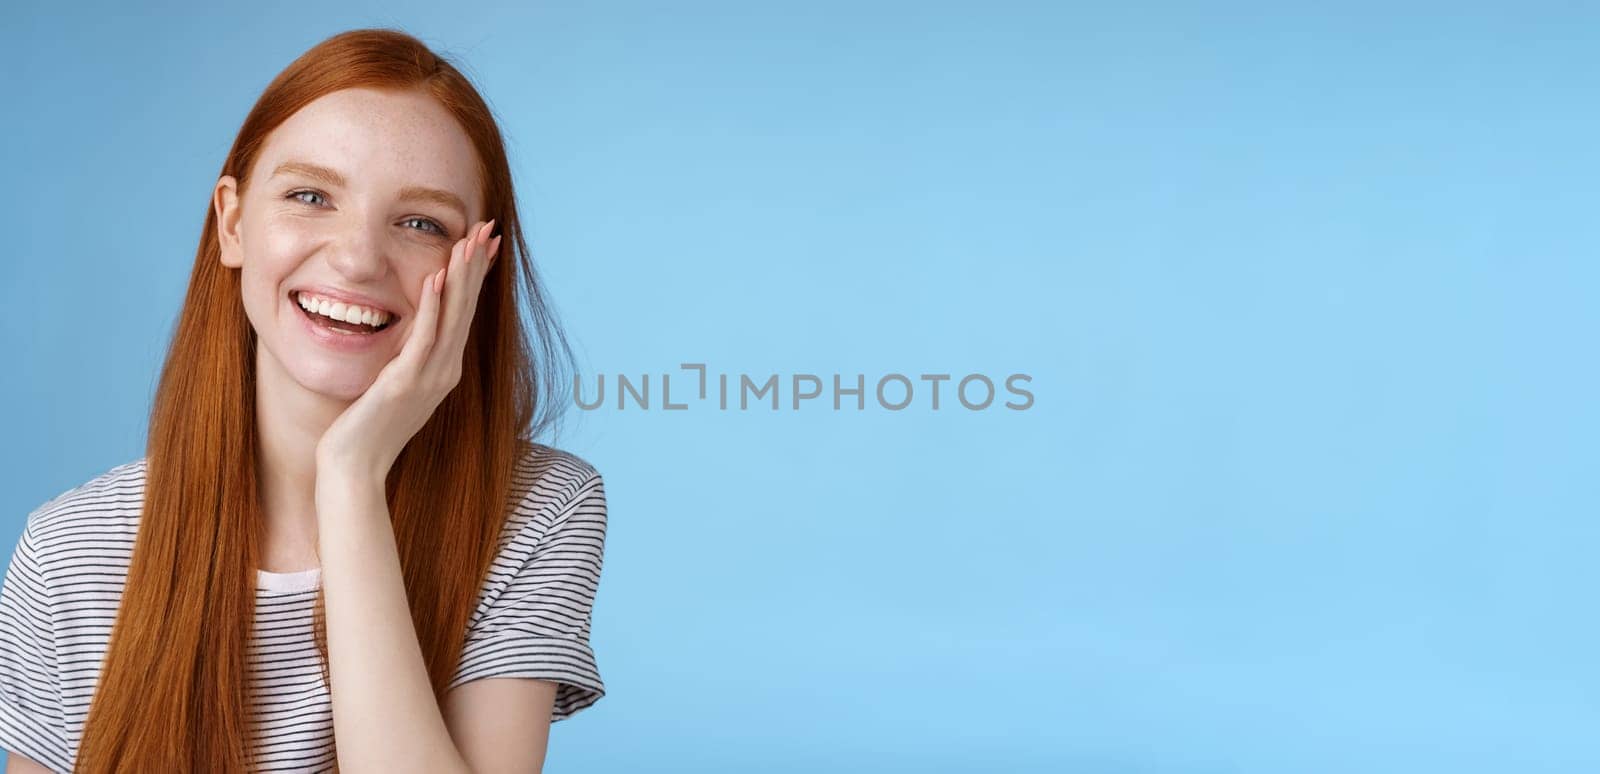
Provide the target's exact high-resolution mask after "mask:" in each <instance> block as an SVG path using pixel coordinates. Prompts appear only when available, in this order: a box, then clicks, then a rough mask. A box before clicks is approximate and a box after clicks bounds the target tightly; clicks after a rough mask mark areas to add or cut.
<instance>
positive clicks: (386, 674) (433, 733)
mask: <svg viewBox="0 0 1600 774" xmlns="http://www.w3.org/2000/svg"><path fill="white" fill-rule="evenodd" d="M317 520H318V535H317V542H318V549H319V551H318V552H319V554H320V555H321V561H322V583H323V586H324V589H323V595H324V604H325V605H326V606H327V609H326V613H327V637H328V679H329V685H328V691H329V693H330V694H331V695H332V703H333V734H334V738H335V740H336V744H337V748H338V755H339V769H340V771H343V772H347V773H348V774H363V773H364V772H405V771H417V772H441V773H447V772H470V769H468V768H467V763H466V760H465V758H464V757H463V756H462V754H461V752H460V751H459V750H457V749H456V746H455V743H454V742H453V741H452V740H451V738H450V733H449V730H448V729H447V728H446V726H445V722H444V715H443V713H442V712H441V711H440V709H439V703H438V702H437V701H435V700H434V696H433V688H432V686H431V684H430V683H429V680H428V671H427V664H426V662H425V661H424V660H423V657H422V647H421V645H420V644H418V642H417V632H416V628H415V627H414V626H413V625H412V622H411V609H410V606H409V605H408V604H407V601H406V590H405V583H404V580H403V579H402V576H401V571H400V553H399V549H398V548H397V547H396V545H395V539H394V528H393V526H391V523H390V521H389V506H388V503H387V501H386V500H385V497H384V491H383V487H382V484H381V481H379V482H377V483H376V484H373V483H370V482H369V483H366V484H363V483H360V482H359V481H357V480H354V479H342V478H341V479H340V480H337V481H329V480H325V479H323V478H322V477H321V476H319V477H318V482H317Z"/></svg>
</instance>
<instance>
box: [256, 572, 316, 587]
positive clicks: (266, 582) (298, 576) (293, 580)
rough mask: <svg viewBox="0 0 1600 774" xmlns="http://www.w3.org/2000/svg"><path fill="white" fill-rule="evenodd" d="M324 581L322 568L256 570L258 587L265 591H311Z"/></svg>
mask: <svg viewBox="0 0 1600 774" xmlns="http://www.w3.org/2000/svg"><path fill="white" fill-rule="evenodd" d="M321 582H322V568H321V567H313V568H311V569H309V570H301V571H299V572H268V571H266V570H261V569H257V570H256V588H258V589H262V590H265V591H275V592H280V593H289V592H296V591H311V590H313V589H315V588H317V586H318V585H320V584H321Z"/></svg>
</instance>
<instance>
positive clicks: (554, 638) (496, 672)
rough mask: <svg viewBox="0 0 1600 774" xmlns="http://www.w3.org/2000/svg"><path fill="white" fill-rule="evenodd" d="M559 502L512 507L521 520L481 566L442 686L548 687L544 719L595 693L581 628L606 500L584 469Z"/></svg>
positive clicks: (544, 499) (599, 553)
mask: <svg viewBox="0 0 1600 774" xmlns="http://www.w3.org/2000/svg"><path fill="white" fill-rule="evenodd" d="M582 473H583V475H580V476H578V477H577V478H575V479H573V480H574V481H576V482H577V483H576V486H575V487H571V488H567V487H562V488H564V489H567V491H568V492H570V494H564V495H563V496H562V497H561V499H560V500H559V501H556V502H552V501H551V500H550V499H549V494H548V492H547V491H544V492H541V490H540V488H538V487H534V488H533V489H531V490H530V491H529V493H528V494H527V495H526V496H524V497H523V499H522V501H521V503H520V504H519V506H518V508H517V513H518V514H519V517H526V521H525V522H524V523H522V524H521V526H520V527H519V528H518V529H517V530H516V532H515V533H514V535H513V537H512V539H511V540H510V543H509V544H508V545H507V546H506V548H505V550H504V551H503V552H502V554H503V555H509V557H510V561H509V562H508V563H507V564H506V565H505V566H502V565H501V563H500V561H499V560H498V559H497V561H496V566H495V567H493V568H491V570H490V578H489V582H488V586H487V592H488V593H487V594H486V596H485V601H484V602H483V603H481V604H480V607H479V609H478V610H477V611H476V613H475V614H474V615H473V617H472V620H471V621H470V622H469V624H468V627H467V638H466V644H465V645H464V646H463V648H462V652H461V660H460V665H459V666H458V667H457V669H456V673H455V676H454V677H453V678H452V680H451V682H450V686H449V687H451V688H454V687H456V686H457V685H460V684H462V683H465V682H468V681H471V680H479V679H483V678H486V677H531V678H536V679H539V680H548V681H551V682H554V683H556V684H557V689H556V699H555V706H554V707H553V708H552V710H551V716H550V720H551V722H555V721H557V720H563V719H566V718H568V717H571V716H572V715H573V714H574V713H576V712H578V711H579V710H581V709H584V708H585V707H588V706H589V705H591V704H594V703H595V702H596V701H599V699H600V697H601V696H604V695H605V686H604V684H603V683H602V682H601V680H600V672H599V669H598V667H597V666H596V664H595V656H594V651H593V650H592V649H591V648H590V646H589V624H590V619H591V610H592V609H593V606H594V597H595V590H596V588H597V587H598V585H599V583H600V566H601V561H602V558H603V556H604V553H605V538H606V495H605V486H604V482H603V481H602V480H601V478H600V474H599V473H598V472H596V471H594V470H593V469H592V468H586V469H585V470H583V471H582Z"/></svg>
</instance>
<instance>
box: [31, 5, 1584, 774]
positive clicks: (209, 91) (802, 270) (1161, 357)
mask: <svg viewBox="0 0 1600 774" xmlns="http://www.w3.org/2000/svg"><path fill="white" fill-rule="evenodd" d="M1337 5H1338V7H1331V8H1330V7H1323V4H1316V5H1313V4H1300V5H1298V6H1290V5H1285V4H1281V3H1261V4H1257V5H1235V4H1209V5H1207V6H1206V7H1204V8H1201V7H1198V6H1191V5H1189V4H1178V3H1171V4H1140V3H1120V4H1115V7H1116V10H1110V9H1109V8H1108V7H1096V6H1091V5H1080V6H1072V5H1068V4H1065V3H1039V4H1020V3H971V4H966V5H951V4H928V3H871V4H862V3H842V2H816V1H815V0H812V1H810V2H805V3H787V4H777V3H755V4H750V3H732V2H730V3H725V4H703V3H672V4H657V3H637V4H633V3H586V4H583V6H582V7H581V8H577V7H566V6H558V5H552V4H543V3H540V4H527V3H515V4H510V3H508V4H505V5H504V6H501V7H495V8H490V7H488V6H486V5H483V4H475V5H473V6H469V7H470V9H471V11H472V13H474V14H475V15H476V18H465V17H463V15H462V10H461V9H458V8H443V7H440V6H438V5H437V4H432V3H401V2H384V3H381V4H380V3H369V4H345V5H342V6H341V5H339V4H333V3H311V4H305V3H292V4H290V3H286V4H277V3H256V4H254V5H253V7H249V8H248V9H247V10H246V9H238V10H235V9H224V8H221V7H219V6H218V5H217V4H210V3H206V4H201V3H194V4H187V5H184V6H182V7H176V6H173V7H169V8H168V9H167V10H166V11H165V12H164V13H162V14H160V15H159V16H152V17H142V16H135V15H132V14H131V13H130V12H128V11H125V10H120V6H108V7H106V8H105V9H102V10H100V11H98V12H96V11H93V10H92V9H85V8H84V7H82V4H75V5H74V6H73V7H72V8H71V9H70V10H61V11H52V10H46V7H45V5H44V4H37V3H27V4H23V5H20V6H12V7H11V9H10V12H9V14H8V16H9V18H8V21H7V24H6V25H5V27H4V31H3V32H0V43H3V45H0V56H3V57H4V58H5V66H6V68H7V72H8V73H9V74H10V77H9V78H8V92H9V94H8V98H7V103H8V107H7V109H6V112H7V114H8V116H7V120H6V122H5V125H6V129H5V133H6V142H4V143H3V147H0V167H3V168H4V169H5V170H6V173H5V174H6V179H7V184H6V185H5V186H4V192H3V193H0V202H3V205H4V212H5V213H6V215H7V216H8V217H9V220H10V223H9V225H8V228H7V230H6V234H7V238H8V239H9V244H10V247H9V252H10V256H9V260H6V261H5V262H4V263H5V265H6V266H7V271H8V273H9V276H8V277H6V278H5V280H4V281H3V282H0V288H3V289H0V292H3V293H4V299H5V303H4V305H3V307H0V323H3V326H4V337H5V338H4V341H5V352H6V358H7V360H8V362H9V368H8V369H7V375H6V377H5V380H4V386H3V388H0V400H3V401H4V406H5V409H4V416H5V422H6V433H5V435H6V437H7V439H8V442H7V443H5V444H3V445H0V454H3V455H4V458H3V463H4V465H3V472H0V475H3V480H0V508H3V516H0V522H3V525H0V526H3V528H4V530H5V533H4V534H5V535H7V536H9V537H7V538H6V540H7V542H8V544H9V545H14V542H12V541H14V539H15V536H17V535H19V534H20V530H21V525H22V523H23V520H24V518H25V517H26V514H27V513H28V512H29V511H30V510H31V509H33V508H34V507H36V506H38V505H39V504H40V503H42V502H44V501H45V500H46V499H48V498H50V497H53V496H55V495H56V494H58V493H60V492H62V491H64V490H65V489H67V488H70V487H72V486H76V485H77V484H79V483H82V482H83V481H85V480H87V479H88V478H89V477H91V476H93V475H96V474H98V473H100V472H103V471H104V470H106V469H107V468H109V467H110V466H112V465H115V464H118V463H121V462H124V461H127V460H130V459H134V458H136V457H138V456H139V455H141V454H142V453H143V444H144V437H145V422H146V419H147V411H148V406H149V401H150V397H151V392H152V390H153V388H154V384H155V379H156V375H157V369H158V368H159V366H160V360H161V356H162V354H163V352H164V350H165V346H166V341H167V337H168V336H169V334H170V331H171V326H172V324H173V322H174V320H175V319H176V315H177V312H178V305H179V302H180V299H181V298H182V294H183V292H184V285H185V283H186V281H187V277H188V274H189V271H190V267H191V265H192V261H193V256H194V249H195V244H196V241H197V240H198V237H199V232H200V227H201V223H202V217H203V216H204V214H205V211H206V208H207V206H208V196H209V192H210V188H211V185H212V184H213V182H214V181H215V179H216V175H217V174H218V168H219V166H220V164H221V161H222V158H223V155H224V154H225V153H226V151H227V148H228V146H229V144H230V143H231V141H232V139H233V136H234V134H235V132H236V131H237V129H238V125H239V122H240V121H241V120H242V118H243V117H244V115H245V113H246V111H247V110H248V109H249V107H250V105H251V104H252V103H253V101H254V100H255V98H256V97H257V95H258V94H259V93H260V90H261V89H262V87H264V86H265V85H266V83H267V82H268V81H269V80H270V79H271V77H272V76H273V75H274V74H275V73H277V71H278V70H279V69H281V68H282V67H283V66H284V65H286V64H287V63H288V62H289V61H290V60H291V59H293V58H294V57H295V56H297V55H298V54H300V53H301V52H302V51H304V50H305V49H306V48H308V47H310V46H311V45H313V44H315V43H316V42H318V41H319V40H321V39H322V38H324V37H326V36H327V35H330V34H333V33H335V32H338V31H341V30H343V29H347V28H351V27H359V26H400V27H402V28H403V29H405V30H407V31H409V32H412V33H413V34H416V35H418V36H420V37H422V38H423V39H424V40H425V41H426V42H428V43H430V44H432V45H434V46H436V47H437V48H438V50H440V51H441V52H442V53H445V54H448V55H451V56H455V57H457V58H458V59H459V60H460V61H462V62H463V63H464V64H465V65H466V69H467V71H468V73H469V74H470V75H471V76H472V77H473V78H474V79H475V80H476V82H477V83H478V84H479V85H480V87H481V88H482V89H483V91H484V93H485V94H486V96H487V98H488V99H489V100H490V101H491V103H492V104H493V106H494V108H495V110H496V111H497V113H498V115H499V116H500V118H501V119H502V121H503V128H504V130H505V132H506V133H507V135H508V136H509V138H510V139H511V142H512V146H511V152H512V157H513V161H514V164H515V170H516V174H517V175H518V185H519V190H520V194H521V197H522V198H521V200H522V203H523V205H524V207H525V212H526V213H528V220H527V225H528V226H529V227H530V239H531V242H532V245H533V247H534V250H535V254H536V259H537V260H538V261H539V262H540V264H541V265H542V268H543V271H544V272H545V273H546V278H547V280H548V282H549V286H550V289H551V291H552V293H553V296H554V298H555V299H556V302H557V309H558V311H559V313H560V314H561V316H562V319H563V321H564V322H565V324H566V325H567V326H568V328H569V330H570V331H571V332H572V334H573V336H574V337H575V340H576V343H577V346H578V352H579V354H580V356H581V359H582V364H583V367H584V369H585V373H586V375H588V376H590V377H591V378H592V377H593V375H594V374H597V373H602V374H606V375H607V378H608V379H614V378H615V374H616V373H618V372H626V373H629V374H633V375H635V376H636V378H637V376H639V375H643V374H652V375H654V376H653V377H652V378H653V379H655V380H659V375H660V374H663V373H680V376H679V378H678V380H675V382H674V385H673V386H674V388H682V386H683V385H688V384H690V383H691V382H689V381H687V379H686V377H685V376H682V375H681V372H678V366H679V364H680V363H684V362H704V363H706V364H707V366H708V367H709V368H710V369H711V372H712V373H713V374H716V373H728V374H735V375H736V374H739V373H747V374H751V375H753V376H754V377H756V378H758V379H761V378H765V376H766V375H769V374H773V373H776V374H779V375H780V378H784V379H786V378H787V375H789V374H793V373H799V372H805V373H818V374H821V375H823V378H825V379H827V378H828V377H829V376H830V375H831V374H833V373H840V374H843V375H844V377H845V378H847V379H848V378H853V376H854V375H855V374H857V373H862V374H865V375H866V378H867V380H868V384H869V388H870V385H871V384H872V383H873V381H874V380H875V379H876V378H877V377H879V376H881V375H883V374H886V373H891V372H898V373H904V374H907V375H910V376H912V378H913V379H914V378H915V377H916V375H917V374H919V373H952V374H954V375H956V377H957V378H959V377H960V376H961V375H965V374H968V373H983V374H986V375H989V376H990V377H991V378H994V379H996V380H997V381H998V380H1000V379H1003V377H1004V376H1005V375H1007V374H1011V373H1019V372H1020V373H1027V374H1030V375H1031V376H1032V382H1031V384H1030V385H1029V387H1030V389H1031V390H1032V391H1033V393H1034V395H1035V402H1034V405H1033V407H1032V408H1030V409H1028V410H1026V411H1012V410H1006V409H1003V408H1000V407H999V405H998V403H999V402H1001V401H1003V400H1004V399H1005V398H1006V396H1004V395H1002V397H1001V398H1000V399H999V400H998V401H997V404H996V406H994V407H991V409H989V410H987V411H981V412H973V411H967V410H965V409H962V408H960V406H959V405H958V404H955V403H954V402H953V401H951V400H950V399H949V393H948V392H946V393H944V394H943V395H941V398H942V402H941V408H940V410H938V411H933V410H930V409H929V408H928V405H927V403H925V402H923V401H921V400H919V401H917V402H915V403H913V405H912V407H910V408H908V409H906V410H904V411H899V412H891V411H886V410H883V409H882V408H880V407H878V406H876V405H874V404H873V402H872V400H871V395H870V393H869V396H868V397H869V404H868V407H867V409H866V410H865V411H861V412H856V411H841V412H837V413H835V412H833V411H831V410H828V409H831V402H828V401H814V403H815V404H817V405H816V406H810V407H806V408H804V409H802V410H801V411H791V410H788V409H784V410H782V411H777V412H773V411H771V410H770V409H760V410H755V409H752V410H748V411H738V410H733V409H730V410H728V411H718V410H716V409H715V408H714V404H704V405H699V406H695V407H693V408H691V409H690V410H687V411H674V412H668V411H661V410H659V409H658V410H652V411H639V410H637V409H636V407H634V406H632V405H631V404H630V406H629V408H628V409H626V410H617V409H616V408H615V406H614V404H612V405H611V406H609V407H607V408H605V409H602V410H597V411H593V412H578V411H574V412H573V413H572V417H573V419H574V423H573V424H572V425H570V426H569V430H568V432H567V433H565V434H564V435H563V436H561V437H560V438H558V439H556V440H557V445H560V446H563V447H564V448H568V449H570V450H572V451H574V452H576V453H578V454H580V455H582V456H584V457H586V458H587V459H589V460H590V461H591V462H593V463H594V464H595V465H596V466H597V467H598V468H599V469H600V470H601V472H602V473H603V474H604V475H605V477H606V485H607V492H608V496H609V501H610V508H611V510H610V533H609V538H608V543H607V556H606V569H605V575H604V578H603V580H602V585H601V590H600V595H599V598H598V601H597V605H596V610H595V617H594V632H593V641H594V645H595V649H596V651H597V653H598V657H599V659H600V664H601V670H602V675H603V677H604V679H605V681H606V685H607V688H608V696H607V697H606V698H605V699H603V700H602V701H601V702H600V703H599V704H597V705H595V706H594V707H593V708H591V709H589V710H586V711H585V712H583V713H582V714H580V715H579V716H577V717H575V718H573V719H572V720H570V721H564V722H562V723H560V724H558V725H556V726H555V727H554V728H553V729H552V738H551V751H550V759H549V766H548V770H549V771H552V772H562V771H566V772H577V771H594V772H634V771H671V772H677V771H682V772H745V771H763V772H811V771H862V772H885V771H907V772H931V771H1016V772H1045V771H1089V772H1291V771H1292V772H1349V771H1363V772H1418V771H1437V772H1466V771H1484V772H1503V771H1518V772H1542V771H1562V772H1565V771H1586V770H1587V771H1592V770H1595V769H1596V767H1600V741H1597V740H1600V737H1597V736H1596V734H1595V728H1596V727H1597V723H1600V668H1597V658H1596V654H1597V653H1600V624H1597V623H1596V616H1595V612H1594V606H1593V604H1592V599H1593V594H1594V590H1595V588H1596V584H1597V582H1600V570H1597V569H1596V562H1595V557H1596V548H1597V544H1600V526H1597V525H1596V519H1595V517H1596V516H1597V514H1600V508H1597V507H1596V505H1597V499H1600V498H1597V494H1600V491H1597V490H1600V484H1597V481H1600V476H1597V475H1596V468H1597V463H1600V454H1597V451H1600V449H1597V443H1596V438H1597V434H1600V421H1597V420H1600V410H1597V403H1600V402H1597V394H1600V369H1597V367H1596V358H1595V341H1596V332H1597V331H1600V303H1597V302H1600V294H1597V292H1596V291H1597V289H1600V285H1597V280H1600V276H1597V275H1600V270H1597V268H1596V262H1595V258H1596V252H1597V251H1596V248H1597V247H1600V227H1597V223H1600V219H1597V218H1596V217H1595V214H1594V213H1595V208H1596V201H1597V197H1596V194H1597V190H1596V185H1595V181H1596V180H1597V179H1600V153H1597V150H1596V149H1597V147H1600V144H1597V137H1600V135H1597V130H1600V107H1597V105H1600V101H1597V100H1596V96H1595V95H1596V92H1595V84H1596V83H1597V82H1600V81H1597V76H1600V72H1597V69H1600V68H1597V64H1600V55H1597V53H1596V52H1597V51H1600V47H1597V46H1600V32H1597V30H1600V14H1596V13H1594V12H1590V11H1585V10H1583V9H1582V6H1581V5H1578V4H1549V5H1540V4H1530V3H1515V4H1512V3H1505V4H1501V5H1499V6H1494V5H1488V4H1472V3H1467V4H1463V3H1432V4H1403V5H1397V4H1394V3H1370V4H1337ZM113 8H117V9H118V10H113ZM735 378H736V377H735ZM680 380H681V381H680ZM613 386H614V384H613ZM656 386H657V387H659V385H656ZM919 386H920V385H919ZM948 386H949V385H948V384H947V385H946V388H947V389H948ZM685 397H687V390H686V389H683V390H682V391H680V390H679V389H675V391H674V396H673V398H674V400H675V401H679V400H682V399H684V398H685Z"/></svg>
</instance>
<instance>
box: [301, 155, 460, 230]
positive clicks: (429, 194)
mask: <svg viewBox="0 0 1600 774" xmlns="http://www.w3.org/2000/svg"><path fill="white" fill-rule="evenodd" d="M284 174H290V175H300V176H302V177H309V178H311V179H312V180H316V181H317V182H319V183H322V184H323V185H329V186H334V187H336V188H344V187H346V186H347V183H346V182H345V179H344V175H341V174H339V172H338V170H335V169H331V168H329V167H325V166H322V165H321V164H312V163H311V162H308V161H285V162H283V163H282V164H279V165H278V167H277V168H276V169H274V170H272V174H271V175H270V176H269V177H277V176H278V175H284ZM399 198H400V200H401V201H406V202H432V203H434V204H438V205H442V206H445V207H449V208H451V209H454V210H455V211H456V212H457V213H458V214H460V215H461V219H462V220H466V219H467V205H466V204H465V203H463V202H462V201H461V197H459V196H456V195H455V194H453V193H450V192H449V191H441V190H439V189H437V188H428V187H426V186H420V185H408V186H406V187H405V188H402V189H400V194H399Z"/></svg>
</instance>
